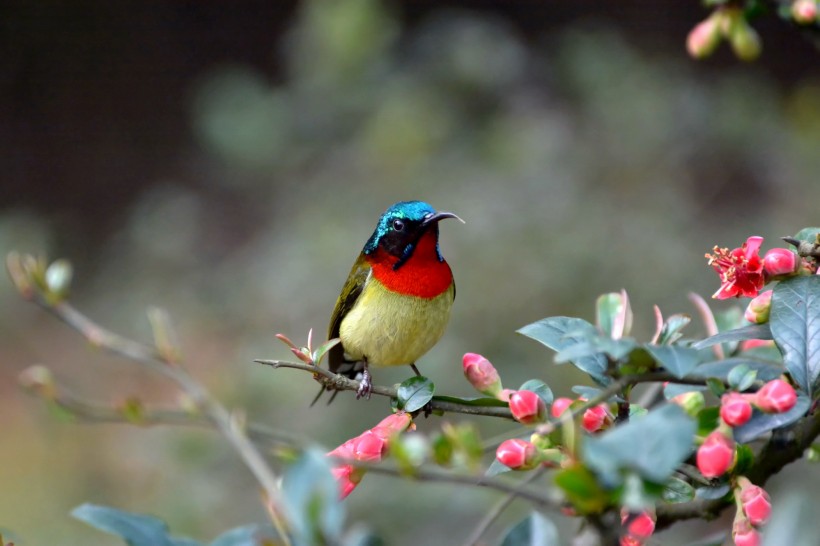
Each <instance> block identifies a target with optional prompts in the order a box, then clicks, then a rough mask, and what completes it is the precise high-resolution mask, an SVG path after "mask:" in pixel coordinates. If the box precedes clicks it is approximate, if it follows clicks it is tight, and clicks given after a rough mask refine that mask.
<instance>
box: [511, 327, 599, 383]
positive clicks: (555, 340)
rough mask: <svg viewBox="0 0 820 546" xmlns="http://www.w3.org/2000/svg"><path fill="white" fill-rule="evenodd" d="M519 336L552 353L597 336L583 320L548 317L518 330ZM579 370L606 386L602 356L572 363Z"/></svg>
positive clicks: (593, 329) (596, 332)
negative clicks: (535, 342)
mask: <svg viewBox="0 0 820 546" xmlns="http://www.w3.org/2000/svg"><path fill="white" fill-rule="evenodd" d="M518 333H519V334H522V335H525V336H527V337H529V338H532V339H534V340H536V341H538V342H539V343H542V344H543V345H545V346H547V347H549V348H550V349H552V350H554V351H561V350H563V349H565V348H567V347H569V346H571V345H575V344H576V343H579V342H581V341H584V340H585V339H586V338H587V336H588V335H599V334H598V331H597V330H596V329H595V327H594V326H593V325H592V324H590V323H588V322H587V321H585V320H582V319H579V318H573V317H550V318H545V319H542V320H539V321H538V322H534V323H532V324H529V325H527V326H524V327H523V328H521V329H519V330H518ZM573 364H574V365H575V366H576V367H577V368H578V369H580V370H582V371H584V372H586V373H588V374H589V375H590V377H592V378H593V379H594V380H595V381H596V382H597V383H599V384H601V385H607V384H609V382H610V381H611V379H610V378H609V377H607V376H606V370H607V366H608V362H607V359H606V357H605V356H604V355H602V354H596V355H592V356H587V357H584V358H580V359H578V360H575V361H573Z"/></svg>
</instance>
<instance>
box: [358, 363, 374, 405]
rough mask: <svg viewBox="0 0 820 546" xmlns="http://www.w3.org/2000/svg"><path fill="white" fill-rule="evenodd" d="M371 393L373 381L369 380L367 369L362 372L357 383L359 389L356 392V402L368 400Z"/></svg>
mask: <svg viewBox="0 0 820 546" xmlns="http://www.w3.org/2000/svg"><path fill="white" fill-rule="evenodd" d="M372 391H373V381H371V379H370V372H369V371H367V367H365V368H364V370H362V378H361V380H360V381H359V389H358V390H357V391H356V400H358V399H359V398H367V399H368V400H370V393H371V392H372Z"/></svg>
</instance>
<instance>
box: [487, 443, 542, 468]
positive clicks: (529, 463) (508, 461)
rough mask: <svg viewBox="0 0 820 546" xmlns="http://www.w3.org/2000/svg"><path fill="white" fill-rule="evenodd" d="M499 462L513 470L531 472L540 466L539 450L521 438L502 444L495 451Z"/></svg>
mask: <svg viewBox="0 0 820 546" xmlns="http://www.w3.org/2000/svg"><path fill="white" fill-rule="evenodd" d="M495 458H496V459H498V462H500V463H501V464H503V465H504V466H507V467H509V468H512V469H513V470H530V469H533V468H535V467H536V466H538V462H539V456H538V449H537V448H536V447H535V445H533V444H531V443H530V442H528V441H526V440H522V439H520V438H513V439H512V440H505V441H503V442H501V445H499V446H498V449H496V451H495Z"/></svg>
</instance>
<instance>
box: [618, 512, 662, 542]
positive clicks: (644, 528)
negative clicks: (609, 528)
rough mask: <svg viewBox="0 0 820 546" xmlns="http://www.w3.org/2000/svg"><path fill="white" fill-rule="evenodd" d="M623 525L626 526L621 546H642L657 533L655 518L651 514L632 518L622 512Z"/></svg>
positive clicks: (647, 513) (644, 513)
mask: <svg viewBox="0 0 820 546" xmlns="http://www.w3.org/2000/svg"><path fill="white" fill-rule="evenodd" d="M621 524H622V525H624V526H625V529H624V533H623V535H622V536H621V546H642V545H643V544H644V543H646V541H647V540H648V539H649V537H651V536H652V533H654V532H655V516H654V515H653V514H651V513H649V512H640V513H639V514H637V515H634V516H632V515H630V513H629V512H628V511H626V510H622V511H621Z"/></svg>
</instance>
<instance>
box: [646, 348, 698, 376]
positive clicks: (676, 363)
mask: <svg viewBox="0 0 820 546" xmlns="http://www.w3.org/2000/svg"><path fill="white" fill-rule="evenodd" d="M645 348H646V350H647V351H649V354H651V355H652V356H653V357H654V358H655V359H656V360H657V361H658V362H660V363H661V365H662V366H663V367H664V368H666V370H667V371H668V372H669V373H671V374H672V375H674V376H675V377H677V378H683V377H686V376H687V375H688V374H689V372H690V371H692V369H693V368H694V367H695V366H697V365H698V362H699V361H700V356H699V355H698V352H697V351H696V350H695V349H690V348H689V347H679V346H677V345H646V346H645Z"/></svg>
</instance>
